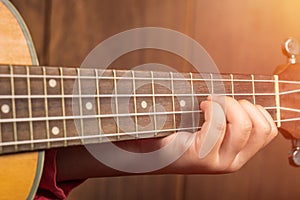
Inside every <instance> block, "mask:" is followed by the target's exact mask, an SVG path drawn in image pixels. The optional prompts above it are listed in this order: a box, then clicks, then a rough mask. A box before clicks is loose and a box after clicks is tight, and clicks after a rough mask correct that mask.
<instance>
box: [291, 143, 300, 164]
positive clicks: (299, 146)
mask: <svg viewBox="0 0 300 200" xmlns="http://www.w3.org/2000/svg"><path fill="white" fill-rule="evenodd" d="M292 143H293V149H292V151H291V152H290V155H289V161H290V164H291V165H293V166H295V167H300V140H296V139H294V140H293V141H292Z"/></svg>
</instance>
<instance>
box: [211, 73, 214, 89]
mask: <svg viewBox="0 0 300 200" xmlns="http://www.w3.org/2000/svg"><path fill="white" fill-rule="evenodd" d="M210 83H211V94H214V81H213V75H212V73H210Z"/></svg>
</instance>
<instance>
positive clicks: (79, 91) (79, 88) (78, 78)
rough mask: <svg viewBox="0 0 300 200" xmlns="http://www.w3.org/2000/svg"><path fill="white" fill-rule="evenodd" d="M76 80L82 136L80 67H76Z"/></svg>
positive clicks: (81, 133) (82, 134) (81, 132)
mask: <svg viewBox="0 0 300 200" xmlns="http://www.w3.org/2000/svg"><path fill="white" fill-rule="evenodd" d="M76 70H77V81H78V84H77V86H78V96H79V98H78V102H79V115H80V116H81V118H80V135H81V136H84V133H83V131H84V129H83V110H82V96H81V80H80V78H81V77H80V69H79V68H77V69H76ZM81 142H82V144H84V140H81Z"/></svg>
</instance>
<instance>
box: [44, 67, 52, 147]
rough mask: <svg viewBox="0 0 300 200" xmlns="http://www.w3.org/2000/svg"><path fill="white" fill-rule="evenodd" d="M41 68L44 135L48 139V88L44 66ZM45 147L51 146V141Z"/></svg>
mask: <svg viewBox="0 0 300 200" xmlns="http://www.w3.org/2000/svg"><path fill="white" fill-rule="evenodd" d="M42 70H43V75H44V78H43V85H44V96H45V98H44V106H45V118H46V120H45V122H46V135H47V138H48V139H49V138H50V125H49V120H48V117H49V112H48V98H47V95H48V90H47V79H46V68H45V67H43V68H42ZM47 147H48V148H50V147H51V143H50V142H48V143H47Z"/></svg>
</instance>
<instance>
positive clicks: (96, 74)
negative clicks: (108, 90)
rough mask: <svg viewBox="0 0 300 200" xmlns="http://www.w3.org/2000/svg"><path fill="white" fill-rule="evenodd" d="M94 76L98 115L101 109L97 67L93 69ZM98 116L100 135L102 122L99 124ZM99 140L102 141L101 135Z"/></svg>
mask: <svg viewBox="0 0 300 200" xmlns="http://www.w3.org/2000/svg"><path fill="white" fill-rule="evenodd" d="M95 76H96V79H95V81H96V94H97V111H98V115H101V110H100V98H99V94H100V91H99V79H98V77H99V74H98V69H95ZM97 118H98V129H99V130H98V134H99V135H101V134H102V124H101V118H100V117H97ZM99 141H100V142H101V141H102V137H100V138H99Z"/></svg>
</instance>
